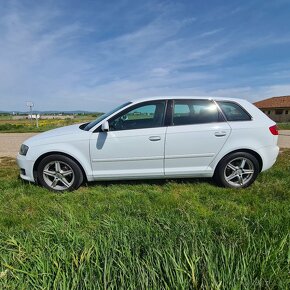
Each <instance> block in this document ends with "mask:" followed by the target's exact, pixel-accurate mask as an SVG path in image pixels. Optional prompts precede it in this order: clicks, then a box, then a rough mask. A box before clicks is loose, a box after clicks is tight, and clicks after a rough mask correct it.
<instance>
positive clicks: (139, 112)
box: [109, 101, 165, 131]
mask: <svg viewBox="0 0 290 290" xmlns="http://www.w3.org/2000/svg"><path fill="white" fill-rule="evenodd" d="M164 112H165V101H157V102H150V103H146V104H143V105H139V106H137V107H136V106H134V108H133V109H128V110H126V111H125V112H124V113H123V114H121V115H118V116H117V117H116V118H113V119H111V120H110V121H109V125H110V130H111V131H119V130H132V129H144V128H154V127H161V126H163V119H164Z"/></svg>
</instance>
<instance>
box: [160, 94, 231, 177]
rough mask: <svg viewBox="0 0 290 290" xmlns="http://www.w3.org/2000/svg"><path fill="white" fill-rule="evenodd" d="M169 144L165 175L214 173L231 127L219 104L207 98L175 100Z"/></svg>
mask: <svg viewBox="0 0 290 290" xmlns="http://www.w3.org/2000/svg"><path fill="white" fill-rule="evenodd" d="M171 106H172V123H171V126H169V127H168V129H167V133H166V143H165V176H172V177H174V176H179V175H182V176H186V175H188V176H194V175H201V176H210V175H211V174H212V170H211V168H210V167H209V164H210V163H211V162H212V161H213V159H214V158H215V156H216V155H217V154H218V152H219V151H220V150H221V148H222V147H223V145H224V144H225V142H226V140H227V138H228V137H229V135H230V132H231V128H230V126H229V125H228V124H227V122H226V121H225V120H224V118H223V115H222V114H221V112H220V111H219V109H218V107H217V106H216V104H215V103H214V102H213V101H211V100H207V99H202V100H196V99H188V100H186V99H185V100H174V101H173V102H172V104H171Z"/></svg>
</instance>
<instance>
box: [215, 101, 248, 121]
mask: <svg viewBox="0 0 290 290" xmlns="http://www.w3.org/2000/svg"><path fill="white" fill-rule="evenodd" d="M217 103H218V104H219V106H220V108H221V110H222V111H223V113H224V114H225V116H226V118H227V120H228V121H250V120H251V119H252V118H251V116H250V115H249V114H248V113H247V112H246V111H245V110H244V109H243V108H242V107H241V106H240V105H238V104H236V103H233V102H227V101H217Z"/></svg>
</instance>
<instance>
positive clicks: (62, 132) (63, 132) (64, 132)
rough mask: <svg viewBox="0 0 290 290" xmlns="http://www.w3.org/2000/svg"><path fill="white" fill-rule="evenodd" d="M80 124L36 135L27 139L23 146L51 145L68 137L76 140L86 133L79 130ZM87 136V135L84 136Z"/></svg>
mask: <svg viewBox="0 0 290 290" xmlns="http://www.w3.org/2000/svg"><path fill="white" fill-rule="evenodd" d="M80 125H81V124H75V125H70V126H65V127H61V128H57V129H53V130H49V131H46V132H43V133H40V134H37V135H35V136H33V137H31V138H29V139H27V140H26V141H25V142H24V144H26V145H28V146H29V145H38V144H43V143H52V142H60V141H62V140H63V137H65V138H67V137H68V135H71V136H73V137H74V138H76V137H77V136H82V135H83V134H85V133H88V132H86V131H84V130H82V129H80ZM86 135H87V134H86Z"/></svg>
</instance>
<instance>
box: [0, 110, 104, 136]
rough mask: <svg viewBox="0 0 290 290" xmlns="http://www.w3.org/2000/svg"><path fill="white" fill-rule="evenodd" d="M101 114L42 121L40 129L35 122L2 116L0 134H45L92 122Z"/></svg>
mask: <svg viewBox="0 0 290 290" xmlns="http://www.w3.org/2000/svg"><path fill="white" fill-rule="evenodd" d="M100 115H101V113H96V114H87V115H77V116H75V118H74V119H69V118H67V119H59V118H57V116H56V119H49V120H46V119H40V120H39V122H38V123H39V127H38V128H37V127H36V121H35V120H32V121H31V120H27V119H23V120H12V116H7V115H0V133H25V132H44V131H47V130H51V129H54V128H58V127H63V126H68V125H73V124H78V123H85V122H90V121H92V120H94V119H96V118H97V117H98V116H100Z"/></svg>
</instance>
